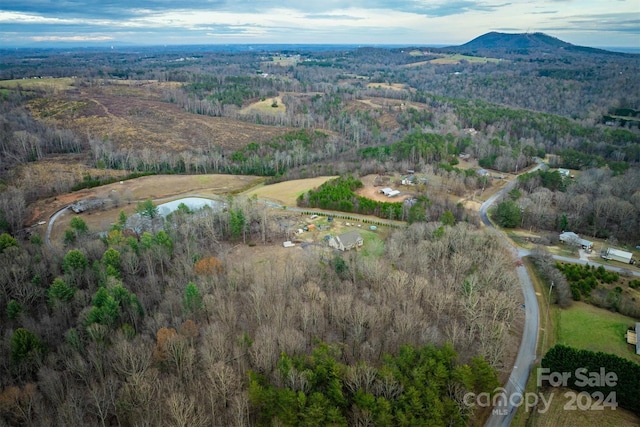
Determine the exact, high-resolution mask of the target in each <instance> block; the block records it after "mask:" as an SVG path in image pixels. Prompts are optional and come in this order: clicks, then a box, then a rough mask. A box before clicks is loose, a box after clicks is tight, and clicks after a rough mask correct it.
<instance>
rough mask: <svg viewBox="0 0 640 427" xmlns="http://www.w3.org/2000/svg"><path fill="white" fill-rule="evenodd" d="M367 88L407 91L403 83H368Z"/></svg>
mask: <svg viewBox="0 0 640 427" xmlns="http://www.w3.org/2000/svg"><path fill="white" fill-rule="evenodd" d="M367 87H368V88H372V89H389V90H407V86H406V85H405V84H403V83H369V84H367Z"/></svg>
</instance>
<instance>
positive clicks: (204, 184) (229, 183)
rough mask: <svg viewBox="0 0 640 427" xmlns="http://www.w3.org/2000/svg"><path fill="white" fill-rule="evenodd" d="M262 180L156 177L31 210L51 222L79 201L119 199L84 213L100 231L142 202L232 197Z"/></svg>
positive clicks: (62, 221) (64, 219) (59, 229)
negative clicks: (122, 213) (114, 203)
mask: <svg viewBox="0 0 640 427" xmlns="http://www.w3.org/2000/svg"><path fill="white" fill-rule="evenodd" d="M262 179H263V178H258V177H254V176H246V175H154V176H146V177H142V178H137V179H132V180H128V181H123V183H122V184H120V183H114V184H109V185H104V186H101V187H96V188H92V189H85V190H80V191H74V192H73V193H69V194H65V195H62V196H58V197H55V198H50V199H46V200H42V201H39V202H37V203H35V204H34V205H32V206H30V207H29V208H30V209H31V211H32V212H34V213H37V214H38V216H37V217H35V218H34V221H36V220H44V221H48V220H49V218H50V216H51V215H52V214H53V213H55V212H57V211H58V210H59V209H61V208H63V207H65V206H68V205H70V204H72V203H74V202H76V201H78V200H83V199H88V198H93V197H97V198H101V199H104V200H106V201H107V202H109V201H111V200H118V201H119V203H118V206H114V207H113V208H110V209H106V210H97V211H92V212H87V213H83V214H81V217H82V218H83V219H84V220H85V222H86V223H87V225H88V226H89V229H90V230H92V231H100V230H105V229H108V228H109V225H110V224H111V223H112V222H114V221H115V220H116V219H117V217H118V213H119V212H120V211H121V210H124V211H125V213H127V214H128V215H130V214H132V213H133V212H134V211H135V207H136V201H139V200H146V199H152V200H154V201H156V202H159V201H160V202H167V201H170V200H173V199H177V198H180V197H185V196H186V195H191V196H202V197H209V198H212V197H215V196H221V195H231V194H235V193H237V192H239V191H242V190H243V189H245V188H247V187H250V186H254V185H256V184H258V183H259V182H261V181H262ZM73 216H75V214H74V213H73V212H71V211H68V212H65V214H63V215H62V216H61V217H60V218H59V219H58V221H56V223H55V226H54V229H53V233H52V235H51V237H52V240H53V241H57V240H58V239H60V238H61V236H62V233H64V230H65V228H66V227H67V225H68V223H69V221H70V220H71V218H72V217H73Z"/></svg>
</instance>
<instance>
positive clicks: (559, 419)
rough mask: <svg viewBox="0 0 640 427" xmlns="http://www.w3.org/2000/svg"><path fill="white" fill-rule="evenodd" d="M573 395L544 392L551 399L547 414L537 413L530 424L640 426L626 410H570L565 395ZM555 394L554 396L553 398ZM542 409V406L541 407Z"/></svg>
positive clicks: (545, 426)
mask: <svg viewBox="0 0 640 427" xmlns="http://www.w3.org/2000/svg"><path fill="white" fill-rule="evenodd" d="M567 392H571V393H573V391H572V390H571V389H567V388H562V387H558V388H551V389H548V390H546V391H545V392H544V395H545V399H546V400H549V399H551V404H550V405H549V409H548V411H547V412H546V413H544V414H540V413H537V412H536V413H535V414H533V415H532V416H531V420H530V424H529V425H534V426H536V427H556V426H563V427H583V426H598V427H633V426H637V425H639V424H640V417H637V416H636V415H634V414H633V413H632V412H629V411H625V410H624V409H620V408H616V409H615V410H613V409H612V408H608V407H604V408H603V410H593V411H591V410H579V409H577V408H576V409H577V410H568V409H566V408H565V405H567V404H569V405H571V401H570V399H569V398H568V397H565V396H564V394H565V393H567ZM551 394H553V396H551ZM540 409H542V408H541V406H540Z"/></svg>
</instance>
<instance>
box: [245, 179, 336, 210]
mask: <svg viewBox="0 0 640 427" xmlns="http://www.w3.org/2000/svg"><path fill="white" fill-rule="evenodd" d="M333 178H337V176H319V177H316V178H307V179H296V180H293V181H285V182H279V183H277V184H271V185H260V186H258V187H256V188H251V189H250V190H248V191H245V192H244V193H242V194H244V195H246V196H247V197H251V196H253V195H255V196H257V197H258V198H260V199H264V200H270V201H273V202H275V203H278V204H280V205H283V206H295V205H296V200H297V198H298V196H299V195H300V194H302V193H304V192H306V191H309V190H311V189H313V188H316V187H319V186H320V185H322V184H324V183H325V182H326V181H328V180H330V179H333Z"/></svg>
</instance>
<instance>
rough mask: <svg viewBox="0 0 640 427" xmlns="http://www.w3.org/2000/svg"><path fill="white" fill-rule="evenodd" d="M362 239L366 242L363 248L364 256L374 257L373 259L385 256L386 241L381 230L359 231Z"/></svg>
mask: <svg viewBox="0 0 640 427" xmlns="http://www.w3.org/2000/svg"><path fill="white" fill-rule="evenodd" d="M359 231H360V235H361V236H362V239H363V240H364V245H363V247H362V254H363V255H364V256H373V257H376V258H378V257H381V256H382V255H384V240H383V238H382V237H381V236H380V233H381V232H382V231H380V229H378V230H376V231H370V230H359Z"/></svg>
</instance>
